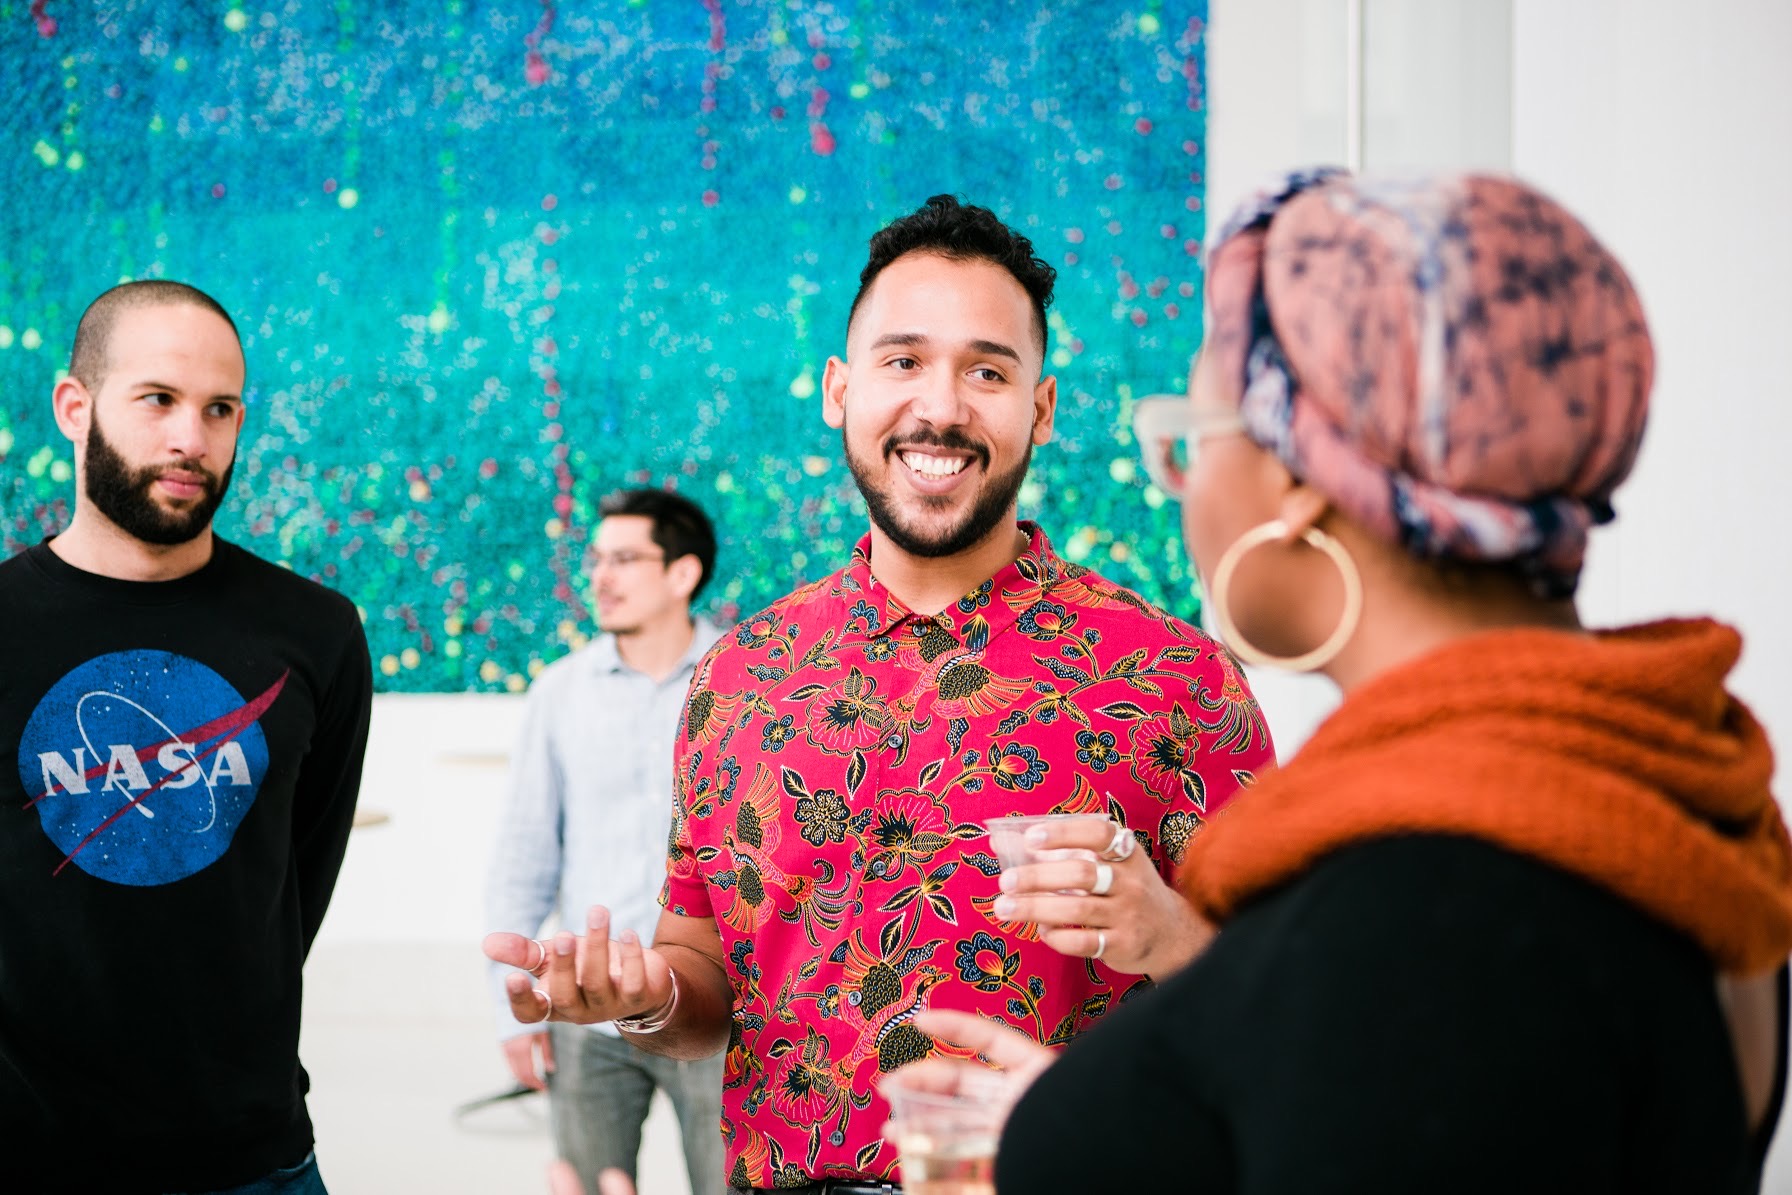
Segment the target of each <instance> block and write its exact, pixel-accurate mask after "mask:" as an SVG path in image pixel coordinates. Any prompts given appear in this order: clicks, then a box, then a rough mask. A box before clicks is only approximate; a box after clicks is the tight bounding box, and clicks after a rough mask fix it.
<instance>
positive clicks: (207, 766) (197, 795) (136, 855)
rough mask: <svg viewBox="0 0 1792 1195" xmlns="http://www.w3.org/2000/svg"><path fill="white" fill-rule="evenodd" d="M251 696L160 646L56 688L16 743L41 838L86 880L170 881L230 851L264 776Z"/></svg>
mask: <svg viewBox="0 0 1792 1195" xmlns="http://www.w3.org/2000/svg"><path fill="white" fill-rule="evenodd" d="M285 684H286V676H285V675H284V674H282V675H281V677H280V679H279V680H277V681H275V682H274V683H273V685H272V686H270V687H269V688H268V690H267V691H266V692H264V693H262V694H261V695H260V696H258V697H256V698H255V700H253V701H244V700H243V697H242V695H241V694H239V693H238V692H237V691H236V689H234V688H233V687H232V686H231V685H230V682H228V681H226V680H225V679H224V678H223V677H221V676H219V675H218V674H217V673H216V672H213V671H212V670H211V669H210V668H207V667H206V666H205V665H204V664H201V663H199V662H198V661H197V660H191V659H188V658H187V657H186V656H180V655H175V654H173V653H172V652H165V651H121V652H113V653H111V654H109V655H103V656H96V657H95V658H93V659H91V660H89V661H87V662H86V663H85V664H82V665H81V666H80V667H78V668H76V669H74V670H73V671H72V672H70V673H69V674H68V675H67V676H64V677H63V678H62V679H61V680H59V681H57V682H56V684H55V685H53V686H52V687H51V688H50V691H49V692H48V693H45V694H44V696H43V699H42V700H41V701H39V702H38V703H37V708H36V709H35V710H33V711H32V713H31V717H30V719H29V720H28V721H27V722H26V723H25V732H24V734H23V735H22V736H21V737H20V740H19V757H18V758H19V778H20V780H21V781H22V782H23V783H24V785H25V791H26V792H27V793H29V794H31V797H32V800H31V807H32V808H34V809H36V810H37V815H38V819H39V821H40V822H41V823H42V825H43V828H44V833H45V834H46V835H48V836H49V838H50V841H51V842H53V843H55V844H56V847H57V849H58V850H60V851H61V852H62V853H63V860H62V863H61V864H60V865H59V866H58V867H57V868H56V871H57V872H58V873H60V872H61V871H62V869H63V868H65V867H67V866H68V865H69V864H70V863H73V864H74V865H75V866H76V867H79V868H80V869H81V870H82V871H85V872H86V873H87V874H88V875H91V876H95V877H97V878H99V879H102V880H110V881H111V882H113V883H115V884H131V885H135V886H138V887H149V886H153V885H158V884H169V883H173V882H174V881H175V880H180V879H185V878H186V877H187V876H190V875H193V874H194V873H195V872H198V871H201V870H203V869H204V868H206V867H209V866H210V865H211V864H213V863H215V862H217V861H218V859H220V858H221V857H223V854H224V852H225V851H227V850H229V849H230V843H231V839H232V838H233V837H235V835H236V831H237V827H238V826H240V825H242V822H243V818H244V816H246V815H247V814H248V812H249V808H250V806H252V805H254V804H255V798H256V796H257V795H258V794H259V793H260V792H261V782H262V780H263V778H264V777H265V776H266V775H267V770H268V745H267V738H266V737H265V736H264V735H263V734H262V731H261V726H260V723H259V721H258V720H259V719H260V717H261V715H262V714H263V713H265V712H266V711H267V709H268V707H269V706H271V705H273V703H274V700H275V699H276V698H277V697H279V695H280V690H281V689H282V688H283V687H284V686H285Z"/></svg>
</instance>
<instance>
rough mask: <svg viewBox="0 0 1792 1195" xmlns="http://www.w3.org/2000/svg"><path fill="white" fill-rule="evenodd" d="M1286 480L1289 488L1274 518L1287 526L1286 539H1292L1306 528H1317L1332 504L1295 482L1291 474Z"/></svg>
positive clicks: (1315, 491) (1305, 486)
mask: <svg viewBox="0 0 1792 1195" xmlns="http://www.w3.org/2000/svg"><path fill="white" fill-rule="evenodd" d="M1279 463H1280V462H1278V464H1279ZM1288 480H1289V486H1288V489H1287V490H1286V491H1285V492H1284V493H1283V494H1282V501H1281V504H1280V505H1281V509H1280V512H1279V513H1278V514H1277V516H1276V517H1277V518H1279V519H1281V520H1282V522H1283V523H1285V524H1286V525H1287V527H1288V537H1289V538H1290V539H1294V538H1296V537H1297V536H1299V535H1300V534H1301V532H1303V531H1305V530H1306V529H1307V528H1309V527H1314V526H1317V525H1318V523H1319V520H1320V519H1323V518H1324V517H1325V512H1326V511H1328V510H1330V509H1331V505H1332V504H1331V503H1330V502H1329V501H1328V500H1327V499H1326V497H1325V495H1324V494H1321V493H1320V492H1319V491H1318V490H1316V489H1314V488H1313V487H1312V486H1310V485H1307V484H1305V483H1304V482H1298V481H1295V480H1294V478H1293V475H1292V474H1291V475H1290V476H1289V479H1288Z"/></svg>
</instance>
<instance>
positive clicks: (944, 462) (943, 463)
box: [902, 452, 965, 477]
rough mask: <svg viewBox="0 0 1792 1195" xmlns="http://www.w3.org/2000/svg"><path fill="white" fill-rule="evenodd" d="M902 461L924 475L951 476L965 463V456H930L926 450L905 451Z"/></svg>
mask: <svg viewBox="0 0 1792 1195" xmlns="http://www.w3.org/2000/svg"><path fill="white" fill-rule="evenodd" d="M902 461H903V463H904V464H905V465H907V466H908V467H909V468H911V469H913V470H914V471H915V472H917V473H919V474H921V475H922V476H924V477H950V476H952V475H953V474H954V473H957V472H959V471H960V470H961V469H963V468H964V465H965V462H964V458H963V457H957V456H930V455H928V454H927V453H925V452H905V453H903V454H902Z"/></svg>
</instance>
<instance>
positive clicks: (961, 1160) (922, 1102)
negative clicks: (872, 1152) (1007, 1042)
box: [879, 1071, 1008, 1195]
mask: <svg viewBox="0 0 1792 1195" xmlns="http://www.w3.org/2000/svg"><path fill="white" fill-rule="evenodd" d="M879 1090H880V1091H881V1092H882V1093H883V1096H884V1098H885V1099H887V1100H889V1101H890V1123H891V1125H892V1126H893V1127H894V1129H895V1130H896V1148H897V1150H898V1151H899V1152H900V1153H901V1155H902V1189H903V1190H904V1191H906V1192H908V1193H909V1195H994V1192H995V1189H996V1142H997V1140H998V1139H999V1138H1000V1137H1001V1135H1002V1122H1003V1121H1004V1120H1005V1119H1006V1118H1007V1115H1008V1104H1007V1101H1006V1099H1005V1098H1004V1095H1003V1087H1002V1080H1001V1078H1000V1076H998V1075H995V1074H993V1073H991V1074H987V1075H985V1074H978V1073H976V1072H969V1073H967V1074H965V1075H964V1076H962V1077H961V1079H960V1085H959V1088H958V1090H957V1091H951V1092H940V1091H929V1090H926V1089H924V1088H920V1087H917V1086H916V1085H915V1084H914V1083H912V1082H910V1081H908V1080H906V1079H905V1078H904V1076H903V1074H902V1072H901V1071H896V1072H893V1073H892V1074H889V1075H886V1076H885V1077H884V1080H883V1082H882V1083H881V1084H879Z"/></svg>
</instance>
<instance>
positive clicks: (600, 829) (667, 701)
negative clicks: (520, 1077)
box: [486, 619, 719, 1038]
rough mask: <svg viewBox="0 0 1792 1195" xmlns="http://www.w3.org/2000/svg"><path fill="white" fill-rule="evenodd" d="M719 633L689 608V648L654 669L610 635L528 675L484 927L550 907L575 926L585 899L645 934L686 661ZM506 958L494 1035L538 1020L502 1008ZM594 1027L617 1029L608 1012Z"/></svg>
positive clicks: (496, 980)
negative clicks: (671, 663)
mask: <svg viewBox="0 0 1792 1195" xmlns="http://www.w3.org/2000/svg"><path fill="white" fill-rule="evenodd" d="M718 635H719V632H718V631H717V630H716V628H715V627H713V626H711V625H710V624H709V623H707V622H705V621H703V620H702V619H698V620H696V628H695V634H694V635H693V636H692V639H691V646H690V649H689V650H688V651H686V652H685V654H684V657H683V658H682V659H681V660H680V661H679V663H678V667H677V669H676V670H674V671H673V673H672V674H671V675H670V676H668V677H667V678H666V679H665V680H663V681H655V680H654V679H653V678H652V677H650V676H648V675H646V674H645V673H642V672H637V671H636V670H635V669H633V668H630V667H629V666H628V665H627V664H625V663H624V662H623V660H622V656H621V654H620V653H619V652H618V651H617V650H616V637H615V636H614V635H604V636H602V637H601V638H599V639H597V640H595V641H594V642H592V643H591V644H589V645H588V646H586V647H583V648H581V649H580V650H578V651H576V652H574V653H573V654H572V655H570V656H567V657H566V658H565V659H562V660H557V661H555V662H554V663H553V664H550V665H549V666H548V667H547V668H545V669H543V670H542V673H541V675H540V676H538V677H536V678H535V683H534V684H533V685H531V686H530V688H529V697H528V705H527V706H526V707H525V712H524V714H523V728H522V733H521V734H520V735H519V736H518V740H517V745H516V751H515V753H514V754H513V755H512V756H511V762H510V793H509V798H508V800H507V801H506V803H505V806H504V812H503V815H502V817H501V818H500V820H499V825H498V842H497V849H496V851H495V852H494V854H493V858H492V868H491V876H490V880H489V882H488V884H487V886H486V924H487V927H488V928H489V929H491V930H506V931H509V932H511V933H519V934H530V935H535V934H537V933H538V932H539V930H540V928H541V926H542V923H543V922H544V921H545V920H546V919H547V916H548V914H549V913H550V912H552V911H554V910H555V909H556V908H557V909H558V910H559V915H560V924H561V925H562V926H563V927H565V928H567V929H570V930H572V931H573V932H574V933H577V934H583V933H584V932H585V913H586V910H587V909H589V908H590V907H591V906H592V905H604V906H606V907H607V908H608V909H609V910H610V926H611V929H610V935H611V937H615V936H616V935H618V934H620V933H621V932H622V931H623V930H625V929H632V930H634V931H635V932H636V933H637V934H639V935H640V936H641V940H642V941H643V942H651V941H652V940H653V930H654V926H655V925H656V924H657V923H658V922H659V915H660V906H659V893H660V886H661V884H662V883H663V882H664V881H665V878H666V836H667V833H668V832H669V831H670V829H671V825H672V747H673V739H674V738H675V737H676V735H677V732H678V720H679V716H680V715H681V714H682V713H683V710H684V698H685V690H686V689H687V688H688V687H689V686H690V682H691V673H692V672H693V671H694V670H695V669H696V666H697V663H698V661H699V660H701V659H702V658H703V653H704V652H706V651H708V650H709V648H710V645H711V644H713V643H714V642H715V640H716V638H717V637H718ZM511 970H512V968H510V967H506V966H503V965H502V964H498V963H493V964H492V965H491V982H492V992H493V996H494V998H495V999H496V1001H497V1010H498V1036H499V1037H500V1038H508V1037H515V1036H516V1035H517V1034H519V1033H525V1032H529V1031H531V1030H535V1031H539V1030H541V1029H542V1028H544V1026H540V1025H535V1026H525V1025H520V1024H518V1023H517V1021H516V1018H515V1017H513V1016H512V1015H511V1013H510V1002H509V1000H508V999H507V998H506V996H505V994H504V977H505V976H506V975H508V974H510V973H511ZM593 1028H595V1029H598V1030H600V1031H601V1032H605V1033H611V1034H614V1033H615V1032H616V1030H615V1029H614V1028H612V1027H611V1026H610V1025H609V1024H608V1023H604V1024H602V1025H597V1026H593Z"/></svg>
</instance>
